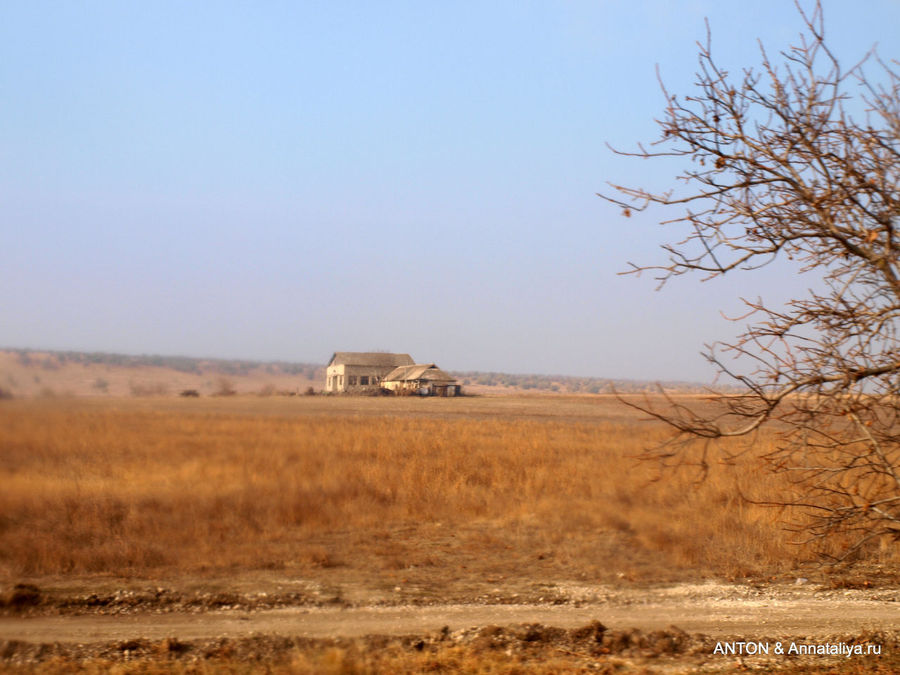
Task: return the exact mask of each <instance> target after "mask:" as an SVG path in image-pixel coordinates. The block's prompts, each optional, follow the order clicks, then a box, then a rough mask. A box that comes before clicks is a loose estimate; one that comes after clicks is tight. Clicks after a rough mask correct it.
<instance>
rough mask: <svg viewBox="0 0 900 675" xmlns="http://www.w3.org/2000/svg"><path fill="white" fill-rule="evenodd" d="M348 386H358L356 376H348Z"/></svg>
mask: <svg viewBox="0 0 900 675" xmlns="http://www.w3.org/2000/svg"><path fill="white" fill-rule="evenodd" d="M347 384H348V385H349V386H351V387H352V386H353V385H355V384H356V375H348V376H347Z"/></svg>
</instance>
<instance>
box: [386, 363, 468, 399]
mask: <svg viewBox="0 0 900 675" xmlns="http://www.w3.org/2000/svg"><path fill="white" fill-rule="evenodd" d="M381 386H382V387H384V388H385V389H390V390H391V391H393V392H394V393H395V394H418V395H420V396H458V395H459V393H460V387H459V384H457V381H456V379H455V378H453V377H451V376H450V375H448V374H447V373H445V372H444V371H443V370H441V369H440V368H438V367H437V366H436V365H435V364H433V363H418V364H413V365H406V366H398V367H397V368H395V369H394V370H392V371H391V372H390V373H388V374H387V375H385V376H384V380H383V381H382V383H381Z"/></svg>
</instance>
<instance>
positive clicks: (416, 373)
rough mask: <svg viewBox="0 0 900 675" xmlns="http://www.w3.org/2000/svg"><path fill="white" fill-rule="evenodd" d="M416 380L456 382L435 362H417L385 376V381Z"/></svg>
mask: <svg viewBox="0 0 900 675" xmlns="http://www.w3.org/2000/svg"><path fill="white" fill-rule="evenodd" d="M414 380H427V381H429V382H448V383H450V382H456V378H455V377H451V376H450V375H448V374H447V373H445V372H444V371H443V370H441V369H440V368H438V367H437V366H436V365H434V364H433V363H417V364H413V365H409V366H400V367H398V368H394V369H393V370H392V371H391V372H389V373H388V374H387V375H385V376H384V382H411V381H414Z"/></svg>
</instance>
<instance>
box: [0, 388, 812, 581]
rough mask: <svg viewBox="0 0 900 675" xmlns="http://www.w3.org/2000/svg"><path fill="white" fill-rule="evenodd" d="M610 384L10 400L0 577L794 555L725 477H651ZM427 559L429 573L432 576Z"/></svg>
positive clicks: (679, 561)
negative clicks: (543, 390) (402, 396)
mask: <svg viewBox="0 0 900 675" xmlns="http://www.w3.org/2000/svg"><path fill="white" fill-rule="evenodd" d="M620 406H621V404H619V403H618V402H616V401H614V400H613V399H609V398H602V397H585V398H581V399H565V398H560V397H547V398H531V399H528V398H520V399H468V400H463V399H460V400H424V401H420V400H403V401H400V400H392V399H348V398H325V397H310V398H296V399H290V400H278V399H271V400H269V399H266V400H260V399H255V398H235V399H229V400H211V399H207V400H177V399H146V400H133V399H112V400H110V399H102V400H94V401H85V400H13V401H4V402H2V405H0V429H2V432H0V434H2V447H3V451H2V454H0V480H2V485H3V490H2V492H0V514H2V515H0V575H2V577H3V578H4V579H6V580H10V579H15V578H19V577H39V576H42V575H72V574H76V575H77V574H97V573H101V574H109V575H131V576H139V577H150V576H154V575H159V574H166V575H172V574H176V575H177V574H182V573H187V574H197V573H204V574H213V575H215V574H218V573H225V572H227V573H229V574H230V573H232V572H233V571H235V570H241V571H247V570H291V571H294V572H300V571H303V572H308V571H310V570H313V571H317V572H318V573H321V571H322V570H332V571H334V574H337V572H338V571H344V572H347V571H348V570H350V571H357V572H358V573H360V574H363V573H367V574H372V575H374V576H375V577H376V578H377V577H378V576H379V575H380V574H384V573H385V572H396V571H397V570H401V569H406V568H409V569H413V570H419V569H425V570H428V569H432V570H435V571H437V572H438V576H440V577H443V578H445V579H446V580H451V579H453V578H457V577H458V578H466V577H472V578H480V577H481V575H483V574H488V575H494V576H504V577H506V576H509V575H513V576H514V575H516V574H517V573H521V569H522V567H521V566H522V565H523V564H527V565H528V568H529V574H533V573H535V572H537V573H538V574H540V573H545V574H547V575H551V576H555V577H560V576H562V577H565V578H572V579H590V580H593V581H598V580H609V579H615V578H617V577H618V578H622V577H625V578H627V579H632V580H638V581H655V580H669V579H673V578H683V577H685V576H686V575H687V576H693V577H696V576H698V575H699V576H708V575H716V576H720V577H725V578H736V577H746V576H763V577H765V576H773V575H777V574H780V573H782V572H785V571H788V570H790V569H792V568H793V567H794V566H795V565H796V564H797V563H798V562H800V561H802V560H803V559H804V555H805V553H804V551H803V550H800V549H798V548H797V547H795V546H793V545H791V543H790V541H789V537H788V536H787V535H786V534H785V533H783V532H782V531H781V530H780V529H779V528H778V526H777V520H778V518H779V517H780V516H782V515H783V514H779V513H778V512H776V511H773V510H771V509H765V508H761V507H754V506H751V505H747V504H744V503H742V502H741V500H740V499H739V498H738V496H737V495H738V490H742V491H744V492H753V493H754V494H756V495H758V496H760V497H763V498H765V497H774V496H777V495H778V494H779V492H781V491H783V490H785V489H786V487H785V486H784V485H782V484H779V483H778V482H777V481H776V480H775V479H772V478H766V482H765V483H764V484H763V489H762V490H760V482H761V480H762V479H763V474H762V473H761V471H760V466H759V465H758V463H757V461H756V460H754V459H752V458H748V459H747V460H746V461H744V462H743V463H741V464H739V465H737V466H728V467H725V466H720V465H715V464H714V465H713V466H712V470H711V474H710V476H709V477H708V478H707V480H706V481H705V482H702V483H697V476H696V474H694V473H691V472H688V471H683V472H681V473H679V474H675V475H670V476H667V477H666V479H665V480H661V481H656V480H655V479H656V478H657V477H658V470H657V467H655V466H654V465H650V464H644V463H639V462H637V461H635V460H634V459H633V456H634V455H636V454H637V453H639V452H640V451H641V450H642V449H643V448H644V447H646V446H647V445H648V444H652V443H654V442H658V441H659V440H660V439H661V438H662V437H663V434H665V431H664V430H663V429H661V428H659V427H658V426H655V425H651V424H646V423H643V422H640V421H639V420H638V419H636V418H635V417H634V416H632V415H631V414H630V412H629V411H627V409H624V407H620ZM436 568H438V569H436Z"/></svg>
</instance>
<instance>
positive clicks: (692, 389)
mask: <svg viewBox="0 0 900 675" xmlns="http://www.w3.org/2000/svg"><path fill="white" fill-rule="evenodd" d="M453 376H454V377H456V378H458V379H459V380H460V382H461V383H462V384H463V386H466V385H473V384H474V385H483V386H487V387H508V388H511V389H523V390H525V391H532V390H533V391H549V392H559V393H566V394H611V393H613V392H618V393H641V392H651V391H657V390H658V389H659V387H662V388H663V389H664V390H667V391H678V392H685V393H702V392H704V391H706V387H705V385H702V384H697V383H696V382H680V381H668V382H649V381H645V380H614V379H608V378H600V377H576V376H572V375H510V374H509V373H494V372H489V373H482V372H454V373H453Z"/></svg>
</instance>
